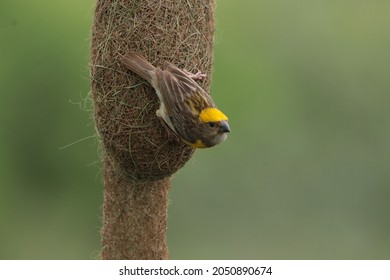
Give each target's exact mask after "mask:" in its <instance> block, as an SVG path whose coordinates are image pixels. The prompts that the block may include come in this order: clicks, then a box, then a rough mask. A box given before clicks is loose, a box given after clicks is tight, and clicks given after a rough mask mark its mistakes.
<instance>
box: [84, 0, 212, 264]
mask: <svg viewBox="0 0 390 280" xmlns="http://www.w3.org/2000/svg"><path fill="white" fill-rule="evenodd" d="M213 33H214V0H200V1H155V0H142V1H141V0H97V2H96V9H95V17H94V23H93V28H92V44H91V86H92V97H93V100H94V118H95V123H96V129H97V132H98V135H99V138H100V142H101V148H102V156H103V162H104V172H103V173H104V205H103V227H102V258H103V259H166V258H167V257H168V249H167V245H166V225H167V221H166V220H167V207H168V189H169V185H170V177H171V176H172V174H174V173H175V172H176V171H177V170H178V169H180V168H181V167H183V165H184V164H185V163H186V162H187V161H188V160H189V159H190V158H191V156H192V154H193V153H194V149H193V148H192V147H190V146H188V145H186V144H184V143H182V142H175V141H170V139H169V138H168V135H167V132H166V130H165V128H164V127H163V126H162V125H161V121H160V120H159V119H158V118H157V116H156V110H157V109H158V106H159V103H158V98H157V96H156V94H155V92H154V89H153V88H152V87H151V86H150V85H149V84H147V83H146V82H145V81H143V80H142V79H141V78H140V77H139V76H137V75H136V74H134V73H132V72H131V71H129V70H127V69H126V67H125V66H124V65H123V64H122V63H121V60H120V58H121V56H122V55H123V54H125V53H126V52H127V51H129V50H132V51H136V52H138V53H140V54H141V55H143V56H144V57H146V58H147V59H148V60H149V61H150V62H151V63H152V64H153V65H155V66H157V67H160V68H163V67H164V64H165V62H166V61H169V62H172V63H174V64H176V65H178V66H179V67H182V68H185V69H187V70H189V71H195V72H196V71H198V70H200V71H202V72H203V73H205V74H206V75H207V77H208V79H205V80H204V81H202V82H201V86H202V87H203V88H204V89H206V90H207V89H209V88H210V81H211V79H210V77H211V66H212V62H213V56H212V51H213Z"/></svg>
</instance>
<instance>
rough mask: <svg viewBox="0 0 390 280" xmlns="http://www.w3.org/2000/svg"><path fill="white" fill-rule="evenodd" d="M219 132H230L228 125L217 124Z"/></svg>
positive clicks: (224, 122) (222, 122)
mask: <svg viewBox="0 0 390 280" xmlns="http://www.w3.org/2000/svg"><path fill="white" fill-rule="evenodd" d="M219 130H220V131H221V132H224V133H225V132H230V126H229V124H228V122H227V121H221V123H220V124H219Z"/></svg>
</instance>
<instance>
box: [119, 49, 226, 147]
mask: <svg viewBox="0 0 390 280" xmlns="http://www.w3.org/2000/svg"><path fill="white" fill-rule="evenodd" d="M121 62H122V63H123V64H124V65H125V66H126V68H128V69H130V70H131V71H132V72H134V73H136V74H137V75H139V76H140V77H141V78H142V79H144V80H146V81H147V82H148V83H149V84H150V85H151V86H152V87H153V88H154V89H155V92H156V94H157V97H158V99H159V101H160V107H159V109H158V110H157V111H156V115H157V117H159V118H160V119H161V120H162V121H163V124H164V126H166V129H167V130H168V133H170V132H173V134H174V135H176V136H177V137H178V138H179V139H180V140H182V141H183V142H184V143H186V144H187V145H189V146H191V147H193V148H209V147H213V146H215V145H218V144H220V143H222V142H224V141H225V140H226V138H227V136H228V133H230V131H231V130H230V126H229V123H228V117H227V116H226V115H225V114H224V113H223V112H222V111H220V110H219V109H217V108H216V105H215V103H214V102H213V100H212V98H211V96H210V95H209V94H208V93H207V92H206V91H205V90H204V89H203V88H202V87H201V86H200V85H199V84H198V83H197V82H196V81H195V80H200V79H203V78H204V77H206V75H204V74H202V73H201V72H197V73H196V74H192V73H190V72H189V71H187V70H185V69H180V68H179V67H177V66H176V65H174V64H173V63H170V62H166V63H165V67H164V70H162V69H160V68H158V67H155V66H153V65H152V64H151V63H150V62H149V61H147V60H146V59H145V58H144V57H143V56H142V55H140V54H139V53H137V52H134V51H128V52H126V53H125V54H123V55H121Z"/></svg>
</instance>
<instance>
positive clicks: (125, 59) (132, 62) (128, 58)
mask: <svg viewBox="0 0 390 280" xmlns="http://www.w3.org/2000/svg"><path fill="white" fill-rule="evenodd" d="M121 61H122V63H123V64H124V65H125V66H126V67H127V68H129V69H130V70H131V71H133V72H135V73H136V74H138V75H139V76H141V77H142V78H143V79H145V80H146V81H148V82H149V83H151V81H152V75H153V74H154V71H155V70H156V67H154V66H153V65H152V64H151V63H150V62H149V61H147V60H146V59H145V58H144V57H143V56H142V55H140V54H138V53H136V52H132V51H130V52H127V53H126V54H125V55H123V56H122V58H121Z"/></svg>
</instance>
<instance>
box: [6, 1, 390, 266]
mask: <svg viewBox="0 0 390 280" xmlns="http://www.w3.org/2000/svg"><path fill="white" fill-rule="evenodd" d="M93 6H94V1H93V0H88V1H78V0H77V1H76V0H66V1H65V0H62V1H61V0H57V1H47V0H46V1H45V0H35V1H27V0H24V1H23V0H16V1H15V0H1V2H0V40H1V43H0V259H96V258H98V254H99V250H100V236H99V230H100V225H101V205H102V194H103V184H102V175H101V163H100V159H99V152H98V144H97V141H96V139H95V138H94V137H93V135H94V133H95V132H94V125H93V121H92V119H91V112H90V111H89V108H90V107H91V106H90V104H89V103H88V101H86V100H87V99H86V97H87V96H88V92H89V81H88V77H89V74H88V56H89V55H88V52H89V41H90V29H91V22H92V16H93ZM216 28H217V32H216V46H215V69H214V76H213V96H214V99H215V101H216V103H217V104H218V105H219V107H220V108H221V109H223V110H224V111H225V112H226V113H227V115H228V116H229V118H230V123H231V127H232V130H233V132H232V133H231V135H230V137H229V139H228V140H227V142H226V143H224V144H223V145H220V146H218V147H215V148H213V149H209V150H199V151H197V153H196V155H195V157H194V158H193V159H192V160H191V161H190V162H189V163H188V164H187V165H186V166H185V167H184V168H183V169H182V170H181V171H180V172H179V173H178V174H177V175H176V176H175V177H174V180H173V184H172V189H171V192H170V199H171V202H170V209H169V227H168V242H169V249H170V254H171V258H173V259H383V258H384V259H389V258H390V188H389V187H390V172H389V171H390V170H389V166H390V160H389V159H390V127H389V120H390V110H389V104H390V95H389V93H390V36H389V34H390V2H389V1H382V0H371V1H363V0H354V1H346V0H337V1H329V0H322V1H320V0H319V1H313V0H310V1H309V0H306V1H304V0H300V1H289V0H264V1H250V0H243V1H233V0H219V1H218V2H217V11H216ZM84 138H86V139H85V140H84V141H81V142H79V143H77V144H74V145H71V146H70V147H68V148H65V149H59V148H60V147H63V146H65V145H68V144H70V143H72V142H74V141H77V140H80V139H84Z"/></svg>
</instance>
